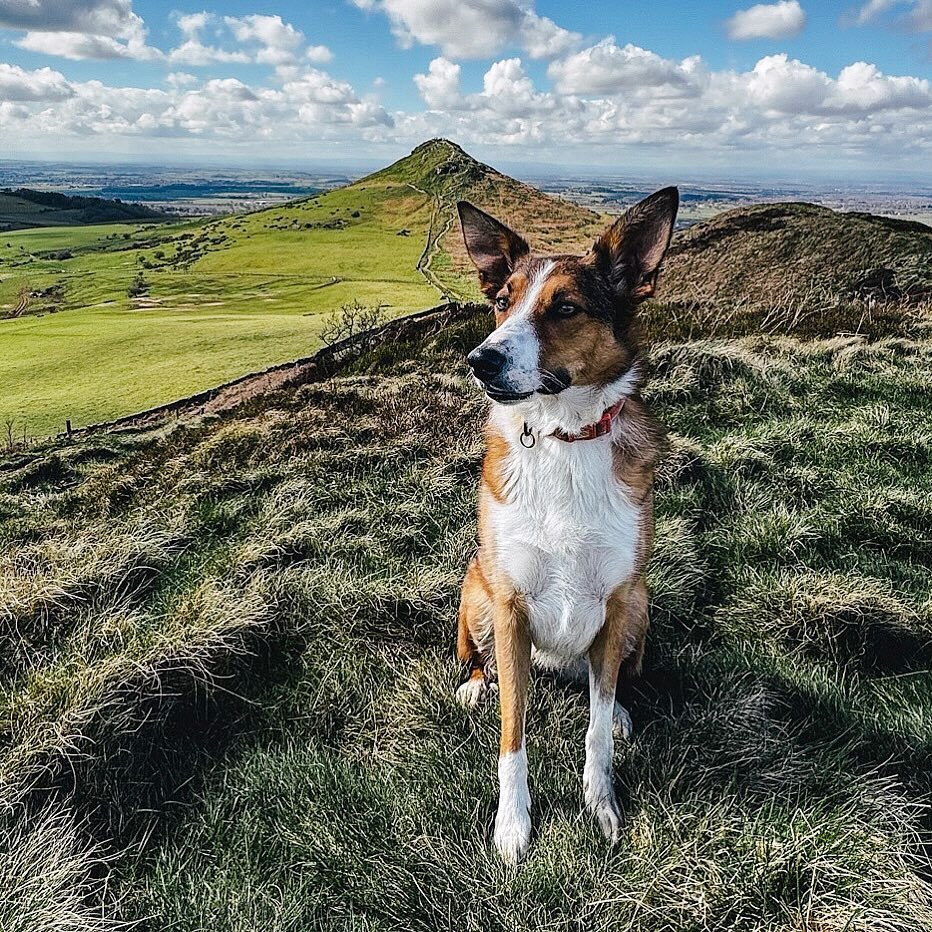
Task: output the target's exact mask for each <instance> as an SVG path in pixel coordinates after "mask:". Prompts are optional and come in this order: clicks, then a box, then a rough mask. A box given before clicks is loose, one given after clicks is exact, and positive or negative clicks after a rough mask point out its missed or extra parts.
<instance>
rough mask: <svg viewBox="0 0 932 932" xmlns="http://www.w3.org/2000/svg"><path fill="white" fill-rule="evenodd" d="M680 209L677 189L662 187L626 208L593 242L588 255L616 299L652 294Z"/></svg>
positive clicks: (636, 298)
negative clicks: (625, 211)
mask: <svg viewBox="0 0 932 932" xmlns="http://www.w3.org/2000/svg"><path fill="white" fill-rule="evenodd" d="M679 206H680V192H679V190H678V189H677V188H663V189H662V190H660V191H656V192H655V193H654V194H651V195H650V197H646V198H644V200H643V201H640V202H639V203H637V204H635V205H634V207H631V208H629V209H628V211H627V213H625V215H624V216H623V217H621V218H620V219H619V220H617V221H615V223H614V224H613V225H612V226H610V227H609V228H608V229H607V230H606V231H605V232H604V233H603V234H602V235H601V236H600V237H599V239H597V240H596V242H595V245H594V246H593V247H592V256H593V258H594V260H595V262H596V264H597V265H598V266H599V268H600V269H601V270H602V272H603V273H604V274H605V275H606V276H607V277H608V279H609V281H610V282H611V283H612V286H613V287H614V289H615V293H616V294H618V295H619V296H622V295H624V296H625V297H628V298H630V299H633V300H634V301H635V302H638V301H643V300H644V299H645V298H650V297H652V296H653V294H654V290H655V289H656V286H657V274H658V272H659V271H660V263H661V262H662V261H663V257H664V254H665V253H666V251H667V247H668V246H669V245H670V237H671V236H672V235H673V224H674V223H675V222H676V212H677V210H678V209H679Z"/></svg>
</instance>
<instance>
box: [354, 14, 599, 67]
mask: <svg viewBox="0 0 932 932" xmlns="http://www.w3.org/2000/svg"><path fill="white" fill-rule="evenodd" d="M353 3H355V4H356V6H358V7H360V8H361V9H363V10H368V11H376V10H378V11H380V12H382V13H384V14H385V15H386V16H387V17H388V19H389V22H390V23H391V28H392V32H393V33H394V35H395V37H396V38H397V39H398V41H399V42H400V43H401V45H402V46H403V47H404V48H410V47H411V46H412V45H414V44H415V43H420V44H421V45H436V46H439V47H440V50H441V51H442V52H443V54H444V56H445V57H447V58H486V57H488V56H491V55H494V54H495V53H496V52H498V51H499V50H500V49H502V48H504V47H505V46H509V45H512V46H519V47H521V48H523V49H525V51H527V53H528V54H529V55H530V56H531V57H532V58H549V57H552V56H555V55H560V54H563V53H565V52H566V51H568V50H569V49H571V48H573V47H575V46H576V45H577V44H578V43H579V40H580V38H581V37H580V36H579V35H578V34H577V33H574V32H570V31H568V30H566V29H563V28H561V27H560V26H557V25H556V23H554V22H553V21H552V20H550V19H547V18H546V17H541V16H538V15H537V14H536V13H535V12H534V11H533V10H532V9H528V8H527V7H526V6H524V5H522V4H520V3H518V2H517V0H353Z"/></svg>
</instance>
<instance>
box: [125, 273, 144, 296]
mask: <svg viewBox="0 0 932 932" xmlns="http://www.w3.org/2000/svg"><path fill="white" fill-rule="evenodd" d="M148 293H149V283H148V282H147V281H146V277H145V275H143V274H142V272H137V273H136V277H135V278H134V279H133V280H132V281H131V282H130V283H129V288H127V289H126V294H127V296H128V297H130V298H143V297H145V296H146V295H147V294H148Z"/></svg>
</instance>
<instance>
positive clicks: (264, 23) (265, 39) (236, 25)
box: [224, 13, 304, 65]
mask: <svg viewBox="0 0 932 932" xmlns="http://www.w3.org/2000/svg"><path fill="white" fill-rule="evenodd" d="M224 22H225V23H226V24H227V26H228V27H229V28H230V30H231V31H232V33H233V35H234V36H235V38H236V40H237V41H238V42H240V43H248V42H258V43H259V44H260V45H261V46H262V47H261V48H260V49H259V51H258V52H257V53H256V61H257V62H259V63H261V64H265V65H286V64H290V63H291V62H293V61H294V60H295V53H296V52H297V50H298V49H299V48H300V47H301V46H302V45H303V44H304V33H303V32H301V31H300V30H298V29H295V28H294V26H292V25H291V23H286V22H284V21H283V20H282V18H281V17H280V16H264V15H260V14H257V13H255V14H252V15H250V16H242V17H235V16H225V17H224Z"/></svg>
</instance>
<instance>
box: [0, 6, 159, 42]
mask: <svg viewBox="0 0 932 932" xmlns="http://www.w3.org/2000/svg"><path fill="white" fill-rule="evenodd" d="M0 27H6V28H7V29H26V30H31V31H35V32H81V33H88V34H90V35H97V36H110V37H114V38H120V39H129V38H132V37H138V36H139V35H140V33H142V32H143V31H144V27H143V22H142V20H141V19H140V18H139V16H137V15H136V14H135V13H134V12H133V4H132V0H0Z"/></svg>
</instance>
